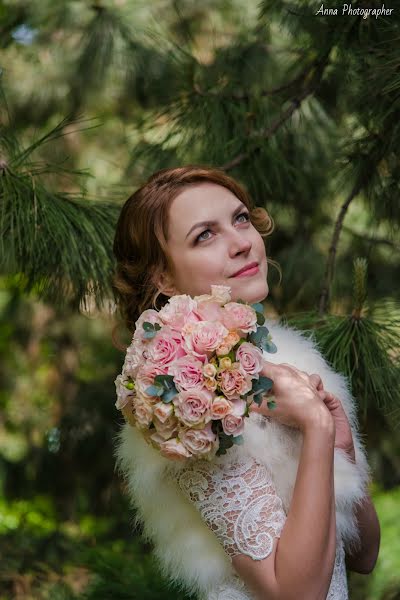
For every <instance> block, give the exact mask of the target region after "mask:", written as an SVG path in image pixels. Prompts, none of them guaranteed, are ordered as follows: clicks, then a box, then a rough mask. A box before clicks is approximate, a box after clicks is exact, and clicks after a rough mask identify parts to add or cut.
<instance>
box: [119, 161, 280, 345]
mask: <svg viewBox="0 0 400 600" xmlns="http://www.w3.org/2000/svg"><path fill="white" fill-rule="evenodd" d="M201 182H209V183H216V184H218V185H221V186H224V187H226V188H227V189H228V190H230V191H231V192H232V193H233V194H234V195H235V196H236V197H237V198H238V199H239V200H241V201H242V202H243V204H245V206H246V207H247V209H248V210H249V213H250V220H251V222H252V224H253V225H254V227H255V228H256V229H257V231H258V232H259V233H260V235H261V236H262V237H264V238H266V237H267V236H269V235H270V234H271V233H272V231H273V230H274V221H273V219H272V217H271V216H270V215H269V214H268V212H267V210H266V209H265V208H261V207H254V206H253V202H252V200H251V198H250V196H249V194H248V193H247V192H246V190H245V189H244V187H242V186H241V185H240V184H239V183H238V182H237V181H235V180H234V179H233V178H232V177H230V176H228V175H226V174H225V173H224V172H223V171H222V170H220V169H217V168H213V167H208V166H202V165H186V166H183V167H176V168H171V169H161V170H160V171H157V172H156V173H153V175H151V177H149V179H148V180H147V181H146V182H145V183H144V185H142V186H141V187H140V188H139V189H138V190H136V191H135V192H134V193H133V194H132V195H131V196H130V197H129V198H128V199H127V201H126V202H125V204H124V205H123V207H122V210H121V213H120V215H119V218H118V221H117V226H116V232H115V237H114V244H113V252H114V255H115V258H116V260H117V264H116V270H115V273H114V276H113V291H114V295H115V300H116V303H117V307H118V308H119V311H120V313H121V315H122V318H123V320H124V322H125V325H126V327H127V329H128V330H129V331H130V332H131V333H133V331H134V329H135V323H136V321H137V319H138V318H139V316H140V314H141V313H142V312H143V311H144V310H146V309H147V308H155V309H157V310H159V309H160V308H162V306H164V304H165V303H166V302H167V301H168V300H169V297H168V296H165V295H164V294H162V293H161V292H160V291H159V290H158V289H157V288H156V286H155V284H154V283H153V281H152V277H153V276H154V274H155V273H156V272H163V271H167V270H169V269H170V268H171V267H172V265H171V264H170V259H169V255H168V252H167V236H168V232H167V228H168V214H169V208H170V206H171V203H172V201H173V200H174V198H176V196H178V195H179V194H180V193H181V192H182V190H183V189H184V188H187V187H189V186H192V185H196V184H199V183H201ZM267 261H268V262H269V263H270V264H272V265H274V266H275V267H277V269H278V271H279V273H280V275H281V270H280V267H279V264H278V263H276V262H275V261H273V260H271V259H268V258H267ZM116 327H118V325H117V326H116ZM114 332H115V328H114V330H113V336H112V337H113V342H114V344H115V345H116V346H117V347H118V348H120V349H122V347H121V346H120V345H119V344H118V342H116V340H115V337H114Z"/></svg>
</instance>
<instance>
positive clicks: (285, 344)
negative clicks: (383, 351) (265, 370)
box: [116, 319, 370, 596]
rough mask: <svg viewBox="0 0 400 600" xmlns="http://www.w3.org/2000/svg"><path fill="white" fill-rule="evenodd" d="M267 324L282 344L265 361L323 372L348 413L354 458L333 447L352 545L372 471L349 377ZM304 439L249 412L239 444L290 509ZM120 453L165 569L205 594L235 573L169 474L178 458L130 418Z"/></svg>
mask: <svg viewBox="0 0 400 600" xmlns="http://www.w3.org/2000/svg"><path fill="white" fill-rule="evenodd" d="M266 325H267V327H268V328H269V330H270V332H271V335H272V338H273V341H274V343H275V344H276V345H277V348H278V352H277V353H276V354H267V353H266V354H265V358H266V360H268V361H270V362H274V363H282V362H285V363H290V364H292V365H294V366H295V367H297V368H298V369H301V370H303V371H307V372H308V373H310V374H311V373H318V374H319V375H320V376H321V379H322V381H323V383H324V387H325V388H326V389H327V390H329V391H331V392H332V393H333V394H335V395H336V396H338V398H340V400H341V402H342V404H343V408H344V410H345V412H346V414H347V416H348V418H349V422H350V425H351V428H352V432H353V438H354V445H355V451H356V463H355V464H354V463H352V462H351V461H349V460H348V459H347V457H346V455H345V453H344V452H342V451H341V450H335V460H334V483H335V501H336V523H337V531H338V534H340V536H341V537H342V539H343V541H344V543H345V546H346V547H347V548H350V547H351V546H353V545H357V542H358V540H359V538H358V531H357V526H356V521H355V516H354V510H355V507H356V505H357V503H359V502H360V501H361V499H362V498H363V496H364V495H365V493H366V488H367V485H368V482H369V478H370V470H369V466H368V463H367V459H366V455H365V450H364V448H363V445H362V442H361V438H360V434H359V431H358V426H357V417H356V406H355V403H354V400H353V398H352V396H351V393H350V389H349V384H348V381H347V380H346V378H345V377H344V376H343V375H341V374H339V373H336V372H335V371H334V370H333V369H332V367H331V366H330V365H328V363H327V362H326V361H325V360H324V358H323V357H322V355H321V353H320V352H319V350H318V348H317V345H316V343H315V341H314V340H310V339H308V338H307V337H306V336H305V334H303V333H301V332H300V331H297V330H296V329H294V328H289V327H288V326H285V325H279V324H277V323H275V322H273V321H271V320H268V319H267V321H266ZM301 443H302V438H301V433H300V432H299V431H298V430H296V429H293V428H290V427H286V426H284V425H281V424H280V423H278V422H276V421H274V420H273V419H271V420H269V419H266V418H264V417H262V416H261V415H258V414H256V413H252V414H251V415H250V417H249V418H248V419H247V420H246V427H245V433H244V444H243V445H242V446H236V447H235V451H236V452H239V451H246V452H247V453H249V454H251V455H252V456H254V457H255V458H257V459H258V460H259V461H260V462H263V463H264V464H265V465H266V466H267V468H268V469H269V471H270V473H271V475H272V478H273V481H274V483H275V486H276V489H277V493H278V495H279V496H280V497H281V499H282V502H283V505H284V507H285V510H286V512H288V510H289V506H290V502H291V498H292V495H293V489H294V484H295V481H296V475H297V468H298V463H299V458H300V450H301ZM240 449H242V450H240ZM233 450H234V449H231V451H230V452H228V454H227V455H226V456H227V460H229V459H230V458H232V456H233V454H232V451H233ZM229 454H230V457H229V456H228V455H229ZM116 457H117V466H118V468H119V469H120V470H121V472H122V473H123V475H124V477H125V479H126V483H127V488H128V493H129V495H130V499H131V502H132V505H133V507H134V508H135V509H136V514H135V523H136V524H139V523H140V524H141V525H142V526H143V531H144V536H145V537H146V538H147V539H148V540H149V541H151V542H152V543H153V544H154V548H155V555H156V557H157V559H158V563H159V565H160V567H161V570H162V573H163V575H164V576H165V577H166V578H168V579H169V580H170V581H173V582H174V583H175V584H177V585H178V586H180V587H183V588H184V589H185V590H186V591H187V592H189V593H197V594H201V595H202V596H204V595H207V593H208V592H209V591H211V590H212V589H213V588H215V587H217V586H218V585H220V584H221V583H222V582H223V581H224V580H226V579H229V578H231V577H232V575H233V574H234V571H233V568H232V565H231V561H230V559H229V558H228V556H227V555H226V554H225V552H224V550H223V548H222V546H221V544H220V543H219V541H218V540H217V538H216V536H215V534H214V533H213V532H212V531H211V530H209V529H208V528H207V526H206V525H205V524H204V522H203V521H202V519H201V517H200V514H199V512H198V511H197V509H196V508H195V507H194V506H193V505H192V504H191V503H190V502H189V500H188V499H186V498H185V497H184V496H183V494H182V493H181V491H180V490H179V488H178V486H177V485H176V484H175V482H174V481H173V478H172V477H171V476H169V475H170V474H171V472H172V471H173V470H174V469H179V468H181V466H180V463H172V462H171V461H169V460H168V459H166V458H163V457H162V456H160V455H159V454H158V452H157V451H156V450H154V449H153V448H152V447H151V446H149V445H148V444H147V443H146V442H145V440H144V439H143V437H142V435H141V434H140V432H139V431H137V430H136V429H134V428H132V427H131V426H130V425H128V424H125V425H124V426H123V428H122V430H121V432H120V435H119V441H118V444H117V447H116ZM219 460H224V457H221V459H219Z"/></svg>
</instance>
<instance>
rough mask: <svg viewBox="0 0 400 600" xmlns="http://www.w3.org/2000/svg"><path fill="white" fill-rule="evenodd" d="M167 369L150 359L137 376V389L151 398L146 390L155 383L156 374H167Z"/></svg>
mask: <svg viewBox="0 0 400 600" xmlns="http://www.w3.org/2000/svg"><path fill="white" fill-rule="evenodd" d="M166 371H167V369H166V368H165V367H164V368H162V367H161V366H160V365H158V364H155V363H154V362H151V361H148V362H147V363H145V364H144V365H143V366H142V367H141V369H140V370H139V372H138V374H137V377H136V388H137V390H138V391H139V392H140V393H141V394H142V395H143V396H146V397H147V398H150V396H149V394H147V392H146V390H147V388H148V387H150V386H151V385H154V378H155V376H156V375H165V374H166Z"/></svg>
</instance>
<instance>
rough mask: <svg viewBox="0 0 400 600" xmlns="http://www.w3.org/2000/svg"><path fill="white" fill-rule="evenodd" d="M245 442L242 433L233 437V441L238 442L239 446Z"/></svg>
mask: <svg viewBox="0 0 400 600" xmlns="http://www.w3.org/2000/svg"><path fill="white" fill-rule="evenodd" d="M243 442H244V439H243V436H242V435H235V436H234V437H233V443H234V444H236V445H237V446H241V445H242V444H243Z"/></svg>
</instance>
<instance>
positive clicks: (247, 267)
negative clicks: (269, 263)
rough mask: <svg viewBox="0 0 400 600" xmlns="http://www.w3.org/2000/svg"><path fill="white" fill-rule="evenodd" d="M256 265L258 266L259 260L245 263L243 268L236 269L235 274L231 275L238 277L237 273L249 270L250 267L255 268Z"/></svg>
mask: <svg viewBox="0 0 400 600" xmlns="http://www.w3.org/2000/svg"><path fill="white" fill-rule="evenodd" d="M254 267H258V263H257V262H252V263H249V264H248V265H245V266H244V267H242V268H241V269H239V271H236V273H234V274H233V275H231V277H236V276H237V275H240V274H241V273H244V272H245V271H249V270H250V269H254Z"/></svg>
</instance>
